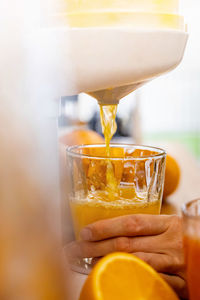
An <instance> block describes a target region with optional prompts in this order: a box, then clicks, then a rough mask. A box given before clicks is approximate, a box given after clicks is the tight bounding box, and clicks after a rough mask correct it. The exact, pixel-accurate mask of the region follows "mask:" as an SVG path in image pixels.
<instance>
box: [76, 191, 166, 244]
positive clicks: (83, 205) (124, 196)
mask: <svg viewBox="0 0 200 300" xmlns="http://www.w3.org/2000/svg"><path fill="white" fill-rule="evenodd" d="M120 195H121V196H120ZM77 198H79V199H80V200H77ZM77 198H76V199H74V201H73V199H72V201H71V202H70V206H71V212H72V218H73V223H74V231H75V235H76V239H79V233H80V231H81V229H82V228H83V227H85V226H86V225H88V224H91V223H94V222H96V221H99V220H103V219H109V218H114V217H119V216H123V215H131V214H159V213H160V208H161V199H158V197H156V196H155V199H151V201H148V197H147V193H140V194H136V192H135V191H134V189H133V188H129V189H128V188H121V189H119V194H117V195H116V198H115V199H113V201H110V197H109V195H108V192H106V191H96V192H90V193H89V194H88V196H87V198H86V199H81V197H78V196H77Z"/></svg>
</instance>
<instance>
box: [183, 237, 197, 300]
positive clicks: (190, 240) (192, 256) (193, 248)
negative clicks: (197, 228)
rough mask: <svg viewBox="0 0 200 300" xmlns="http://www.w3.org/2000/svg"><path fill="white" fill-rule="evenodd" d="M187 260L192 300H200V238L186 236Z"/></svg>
mask: <svg viewBox="0 0 200 300" xmlns="http://www.w3.org/2000/svg"><path fill="white" fill-rule="evenodd" d="M184 246H185V259H186V268H187V281H188V287H189V296H190V300H199V299H200V236H199V237H195V236H189V235H188V236H185V238H184Z"/></svg>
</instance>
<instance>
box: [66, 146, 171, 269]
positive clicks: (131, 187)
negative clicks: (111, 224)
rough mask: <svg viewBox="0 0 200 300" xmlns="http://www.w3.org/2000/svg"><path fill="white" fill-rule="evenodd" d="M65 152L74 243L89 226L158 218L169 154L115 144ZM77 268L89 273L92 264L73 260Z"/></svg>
mask: <svg viewBox="0 0 200 300" xmlns="http://www.w3.org/2000/svg"><path fill="white" fill-rule="evenodd" d="M106 150H107V149H106V147H105V145H104V144H100V145H84V146H73V147H69V148H68V149H67V162H68V171H69V174H70V176H69V178H70V184H69V188H68V200H69V203H70V209H71V214H72V219H73V226H74V233H75V237H76V240H79V239H80V231H81V229H82V228H84V227H85V226H86V225H88V224H91V223H93V222H96V221H98V220H102V219H108V218H114V217H118V216H122V215H131V214H159V213H160V208H161V202H162V195H163V185H164V174H165V160H166V152H165V151H164V150H162V149H158V148H153V147H147V146H139V145H119V144H111V145H110V149H109V154H108V152H107V151H106ZM72 265H73V269H76V271H79V272H81V273H88V272H89V271H90V267H91V265H92V259H90V258H85V259H79V260H78V259H75V260H74V261H73V263H72Z"/></svg>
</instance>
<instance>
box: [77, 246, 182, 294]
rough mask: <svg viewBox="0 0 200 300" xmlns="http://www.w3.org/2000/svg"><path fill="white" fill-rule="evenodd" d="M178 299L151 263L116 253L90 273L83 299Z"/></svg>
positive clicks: (83, 291) (105, 258) (102, 261)
mask: <svg viewBox="0 0 200 300" xmlns="http://www.w3.org/2000/svg"><path fill="white" fill-rule="evenodd" d="M169 299H170V300H178V297H177V296H176V294H175V292H174V291H173V290H172V289H171V287H170V286H169V285H168V284H167V283H166V282H165V281H164V280H163V279H162V278H161V277H160V275H159V274H158V273H157V272H156V271H155V270H154V269H153V268H152V267H150V266H149V265H148V264H146V263H145V262H143V261H142V260H141V259H139V258H137V257H136V256H134V255H132V254H127V253H120V252H119V253H118V252H117V253H112V254H109V255H107V256H106V257H104V258H103V259H101V260H100V261H99V262H98V263H97V265H96V266H95V267H94V269H93V270H92V272H91V274H90V275H89V276H88V278H87V280H86V282H85V285H84V286H83V289H82V292H81V295H80V298H79V300H169Z"/></svg>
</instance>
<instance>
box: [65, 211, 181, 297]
mask: <svg viewBox="0 0 200 300" xmlns="http://www.w3.org/2000/svg"><path fill="white" fill-rule="evenodd" d="M81 238H82V240H81V241H79V242H74V243H72V244H71V245H70V247H69V250H70V252H71V253H73V255H74V256H77V257H82V258H84V257H92V258H95V260H96V259H97V258H100V257H102V256H104V255H106V254H108V253H111V252H116V251H122V252H128V253H133V254H134V255H136V256H138V257H139V258H141V259H142V260H144V261H145V262H147V263H148V264H149V265H151V266H152V267H153V268H154V269H155V270H156V271H157V272H159V273H160V275H161V276H162V277H163V278H164V279H165V280H166V281H167V282H168V283H169V284H170V285H171V286H172V287H173V288H174V289H175V291H176V292H177V293H178V294H179V296H181V297H183V298H186V297H187V288H186V281H185V264H184V255H183V242H182V219H181V218H180V217H178V216H162V215H160V216H157V215H129V216H122V217H118V218H113V219H107V220H102V221H98V222H96V223H93V224H91V225H88V226H87V227H85V228H84V229H83V230H82V231H81Z"/></svg>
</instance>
